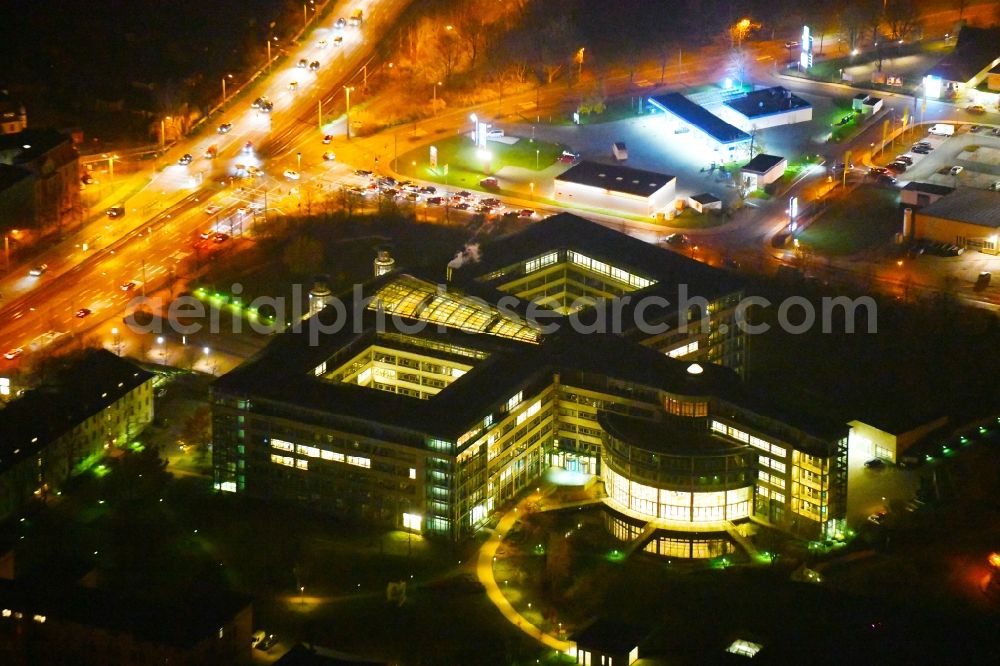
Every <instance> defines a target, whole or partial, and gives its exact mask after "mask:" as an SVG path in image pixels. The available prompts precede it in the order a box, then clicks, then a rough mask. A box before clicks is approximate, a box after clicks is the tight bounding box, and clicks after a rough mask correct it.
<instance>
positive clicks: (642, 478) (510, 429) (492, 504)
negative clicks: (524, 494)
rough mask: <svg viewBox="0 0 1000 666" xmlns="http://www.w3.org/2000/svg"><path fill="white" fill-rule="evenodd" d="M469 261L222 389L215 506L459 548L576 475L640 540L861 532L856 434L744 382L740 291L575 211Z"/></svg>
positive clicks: (299, 332) (393, 287) (414, 283)
mask: <svg viewBox="0 0 1000 666" xmlns="http://www.w3.org/2000/svg"><path fill="white" fill-rule="evenodd" d="M468 255H471V256H474V257H475V260H472V259H470V260H468V261H464V260H456V261H453V262H452V263H451V264H449V268H448V275H447V280H446V281H444V282H442V283H440V284H438V283H437V282H436V281H435V279H434V278H433V276H428V275H424V274H420V273H417V272H405V271H393V272H391V273H389V274H386V275H383V276H380V277H378V278H375V279H374V280H371V281H369V282H367V283H366V284H364V285H363V286H362V288H361V289H360V290H354V291H352V292H351V294H350V295H348V296H345V297H344V299H345V300H344V301H343V302H342V305H341V304H334V305H332V306H330V307H327V308H326V309H324V310H323V311H322V312H320V313H319V314H317V315H315V316H313V317H312V318H310V319H309V320H307V321H305V322H302V323H301V326H300V327H299V326H297V327H293V329H292V330H290V331H289V332H286V333H284V334H282V335H281V336H279V337H278V338H276V339H275V340H274V341H273V342H272V343H271V344H270V345H269V346H268V347H267V348H266V349H265V350H263V351H262V352H261V353H260V354H258V355H257V356H256V357H255V358H253V359H251V360H250V361H249V362H248V363H246V364H244V365H243V366H241V367H240V368H237V369H236V370H234V371H233V372H231V373H229V374H228V375H226V376H225V377H223V378H221V379H219V380H218V381H217V382H216V383H215V385H214V386H213V391H212V400H213V436H214V440H215V441H214V452H213V456H214V459H213V460H214V468H215V485H216V488H217V489H218V490H219V491H221V492H235V493H246V494H248V495H252V496H256V497H261V498H273V499H280V500H287V501H298V502H303V503H305V504H307V505H310V506H313V507H315V508H317V509H321V510H329V511H336V512H343V513H349V514H353V515H355V516H357V517H358V518H361V519H363V520H367V521H372V522H378V523H383V524H390V525H395V526H397V527H402V528H405V529H410V530H414V531H419V532H423V533H426V534H428V535H434V534H438V535H442V536H445V537H447V538H451V539H457V538H461V537H463V536H466V535H468V534H470V533H472V532H474V531H475V530H476V529H478V528H479V527H480V526H482V525H483V524H484V523H485V522H486V520H487V518H488V517H489V515H490V513H491V512H493V511H494V510H495V509H498V508H499V507H500V505H501V504H502V503H503V502H505V501H507V500H509V499H511V498H513V497H514V496H515V495H516V494H517V493H518V492H519V491H521V490H522V489H524V488H526V487H529V486H530V485H531V484H532V483H534V482H535V481H536V480H537V478H538V477H539V476H540V475H541V474H542V472H543V471H544V470H545V469H546V468H548V467H550V466H558V467H563V468H566V469H569V470H575V471H578V472H583V473H586V474H591V475H597V476H599V477H601V478H602V479H603V480H604V482H605V485H606V490H607V495H608V497H607V501H606V504H607V509H608V511H609V512H610V513H611V514H613V515H614V516H616V517H617V518H616V519H617V520H619V521H620V522H621V524H622V525H627V526H628V527H627V528H621V529H622V530H631V529H632V528H633V527H636V528H637V529H638V530H639V532H640V533H641V532H643V531H644V530H646V529H650V530H651V531H656V530H666V531H680V532H698V531H708V532H711V531H713V530H715V531H718V530H725V529H726V527H727V526H729V525H731V524H732V521H741V520H745V519H747V518H748V517H749V516H751V515H756V516H758V517H759V518H760V519H761V520H765V521H768V522H770V523H772V524H774V525H776V526H778V527H780V528H782V529H786V530H789V531H793V532H796V533H799V534H802V535H804V536H817V537H818V536H821V535H830V534H833V533H834V532H836V531H837V530H839V529H841V521H842V518H843V516H844V510H845V507H844V503H845V499H846V462H847V461H846V456H847V450H846V440H847V430H848V428H847V426H846V425H840V424H833V425H829V424H822V425H821V424H819V423H817V422H816V421H814V420H811V419H806V418H804V417H796V418H794V419H792V418H789V417H786V416H784V415H781V414H780V412H778V411H777V410H776V409H775V408H774V407H773V406H771V405H770V404H769V403H767V402H766V401H765V400H763V399H761V398H760V397H758V396H756V395H754V394H753V393H752V392H751V391H750V390H749V389H748V388H747V387H746V386H745V385H744V383H743V380H742V379H741V373H742V372H743V368H744V366H745V340H744V338H743V335H742V334H741V333H740V332H739V329H740V327H739V326H738V325H737V324H738V321H737V319H738V313H739V303H740V299H741V296H742V289H741V286H740V283H739V282H738V281H737V280H736V279H734V278H733V277H732V276H731V275H729V274H728V273H725V272H722V271H719V270H716V269H712V268H710V267H708V266H705V265H703V264H700V263H698V262H696V261H693V260H691V259H688V258H686V257H684V256H682V255H679V254H676V253H673V252H670V251H666V250H661V249H658V248H655V247H652V246H650V245H647V244H645V243H642V242H640V241H637V240H634V239H631V238H629V237H627V236H625V235H623V234H619V233H617V232H615V231H612V230H608V229H606V228H604V227H601V226H598V225H596V224H592V223H589V222H587V221H585V220H582V219H580V218H577V217H575V216H572V215H566V214H563V215H557V216H555V217H552V218H548V219H547V220H544V221H542V222H539V223H537V224H534V225H532V226H531V227H529V228H527V229H526V230H524V231H522V232H520V233H517V234H513V235H511V236H508V237H505V238H502V239H499V240H497V241H496V242H494V243H492V244H490V245H487V246H485V247H484V248H482V249H481V251H480V252H477V253H464V254H460V257H462V256H468ZM689 292H690V293H689ZM618 531H621V530H618ZM622 536H623V537H625V536H628V535H626V534H622Z"/></svg>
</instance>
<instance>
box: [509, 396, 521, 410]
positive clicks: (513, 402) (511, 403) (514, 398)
mask: <svg viewBox="0 0 1000 666" xmlns="http://www.w3.org/2000/svg"><path fill="white" fill-rule="evenodd" d="M522 394H523V391H518V392H517V393H515V394H514V395H512V396H511V397H510V399H509V400H507V411H508V412H510V411H513V410H514V408H515V407H517V406H518V404H519V403H520V402H521V400H522Z"/></svg>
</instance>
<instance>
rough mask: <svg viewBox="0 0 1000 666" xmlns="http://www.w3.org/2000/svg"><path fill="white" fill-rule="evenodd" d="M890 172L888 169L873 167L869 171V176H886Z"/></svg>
mask: <svg viewBox="0 0 1000 666" xmlns="http://www.w3.org/2000/svg"><path fill="white" fill-rule="evenodd" d="M888 172H889V170H888V169H886V168H885V167H880V166H873V167H871V168H870V169H868V175H869V176H879V175H882V174H885V173H888Z"/></svg>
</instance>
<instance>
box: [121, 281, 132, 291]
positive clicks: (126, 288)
mask: <svg viewBox="0 0 1000 666" xmlns="http://www.w3.org/2000/svg"><path fill="white" fill-rule="evenodd" d="M119 289H121V290H122V291H132V290H133V289H135V282H126V283H125V284H123V285H122V286H120V287H119Z"/></svg>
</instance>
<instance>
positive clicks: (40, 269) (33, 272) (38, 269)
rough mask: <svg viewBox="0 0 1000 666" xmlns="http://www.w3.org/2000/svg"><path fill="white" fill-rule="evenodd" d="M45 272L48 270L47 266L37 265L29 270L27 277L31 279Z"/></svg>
mask: <svg viewBox="0 0 1000 666" xmlns="http://www.w3.org/2000/svg"><path fill="white" fill-rule="evenodd" d="M47 270H49V265H48V264H38V265H37V266H33V267H32V268H31V270H30V271H28V275H30V276H31V277H38V276H39V275H41V274H42V273H44V272H45V271H47Z"/></svg>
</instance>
